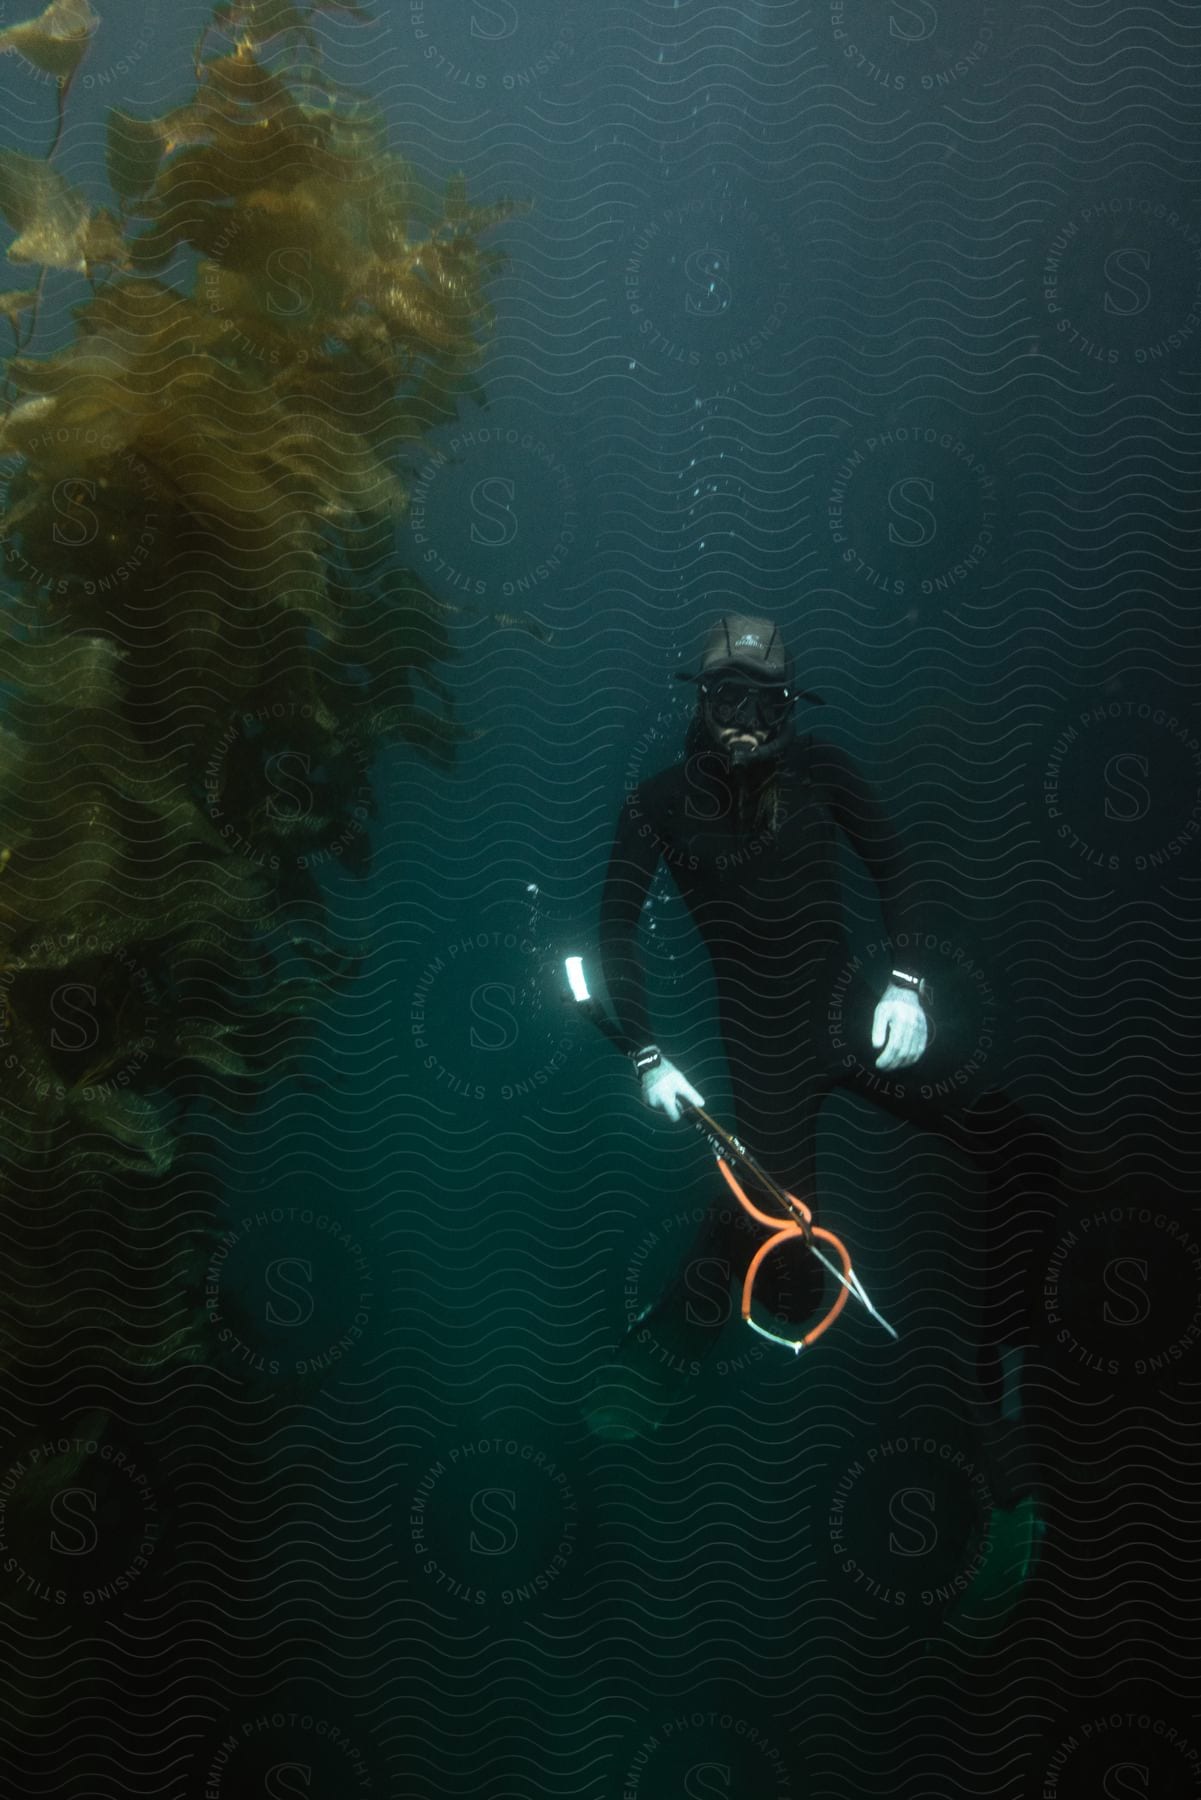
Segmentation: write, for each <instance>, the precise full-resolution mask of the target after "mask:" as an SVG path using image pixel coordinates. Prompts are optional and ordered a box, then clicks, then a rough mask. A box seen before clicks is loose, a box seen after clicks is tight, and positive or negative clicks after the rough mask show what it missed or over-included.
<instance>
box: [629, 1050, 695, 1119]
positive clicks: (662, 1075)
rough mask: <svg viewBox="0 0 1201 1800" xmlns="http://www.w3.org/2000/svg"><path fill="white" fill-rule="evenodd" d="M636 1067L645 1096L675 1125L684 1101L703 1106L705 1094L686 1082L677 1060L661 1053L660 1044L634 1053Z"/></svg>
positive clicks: (650, 1103)
mask: <svg viewBox="0 0 1201 1800" xmlns="http://www.w3.org/2000/svg"><path fill="white" fill-rule="evenodd" d="M633 1061H634V1067H635V1068H636V1069H637V1071H638V1079H639V1080H640V1081H641V1083H642V1098H643V1099H644V1100H645V1101H646V1104H647V1105H648V1106H650V1107H654V1108H655V1110H656V1111H658V1112H665V1113H666V1114H667V1116H668V1118H669V1119H670V1120H671V1122H672V1124H673V1125H677V1124H679V1120H680V1102H681V1100H689V1101H691V1103H692V1105H693V1106H703V1105H704V1104H705V1100H704V1096H703V1095H702V1094H698V1093H697V1091H696V1089H695V1088H694V1087H693V1085H692V1083H691V1082H690V1081H686V1080H685V1079H684V1077H683V1076H682V1075H681V1074H680V1071H679V1070H678V1069H677V1068H676V1065H675V1064H674V1063H673V1062H668V1060H667V1058H666V1057H665V1056H663V1055H661V1054H660V1052H659V1047H658V1045H657V1044H647V1045H646V1046H645V1047H644V1048H643V1049H642V1050H638V1051H636V1052H635V1054H634V1058H633Z"/></svg>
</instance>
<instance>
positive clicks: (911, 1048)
mask: <svg viewBox="0 0 1201 1800" xmlns="http://www.w3.org/2000/svg"><path fill="white" fill-rule="evenodd" d="M929 998H930V989H929V986H928V985H927V983H926V982H924V981H921V980H919V979H918V977H917V976H916V975H905V974H903V973H902V972H901V970H899V969H894V970H893V972H892V980H891V981H890V982H889V984H888V986H887V987H886V988H885V990H884V992H883V994H882V995H881V996H880V998H879V1000H878V1001H877V1002H876V1012H875V1017H874V1018H873V1019H872V1049H873V1050H879V1051H880V1055H879V1056H878V1057H877V1058H876V1067H877V1068H878V1069H879V1070H881V1071H882V1072H883V1073H887V1072H888V1071H889V1070H891V1069H907V1068H908V1067H909V1065H910V1063H915V1062H916V1061H917V1059H918V1057H919V1056H920V1055H921V1054H922V1052H923V1050H924V1049H925V1048H926V1045H927V1044H928V1043H929V1041H930V1027H929V1024H928V1023H927V1020H926V1008H925V1005H924V1004H923V1002H925V1001H928V1000H929Z"/></svg>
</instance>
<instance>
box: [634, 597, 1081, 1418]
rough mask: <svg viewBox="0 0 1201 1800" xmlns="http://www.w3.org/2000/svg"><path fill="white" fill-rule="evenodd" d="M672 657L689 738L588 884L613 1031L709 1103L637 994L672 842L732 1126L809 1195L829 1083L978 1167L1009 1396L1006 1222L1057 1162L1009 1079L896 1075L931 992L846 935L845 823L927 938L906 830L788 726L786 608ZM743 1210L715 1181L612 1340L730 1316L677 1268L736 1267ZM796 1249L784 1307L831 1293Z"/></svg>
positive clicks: (997, 1348) (989, 1337)
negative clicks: (667, 1275)
mask: <svg viewBox="0 0 1201 1800" xmlns="http://www.w3.org/2000/svg"><path fill="white" fill-rule="evenodd" d="M678 679H680V680H682V681H689V682H692V683H694V684H695V686H696V691H697V706H696V712H695V714H694V716H693V719H692V721H691V724H690V726H689V729H688V734H687V739H686V744H685V757H684V760H683V761H682V762H679V763H677V764H675V765H674V766H673V767H671V768H669V769H667V770H665V771H664V772H663V773H661V774H658V775H653V776H651V777H650V778H649V779H648V780H646V781H644V782H642V783H641V784H640V785H639V786H638V787H637V788H636V789H634V790H633V792H631V793H630V794H629V795H628V796H627V798H626V800H625V803H624V805H623V808H622V812H621V818H620V821H619V824H618V828H617V835H616V841H615V843H614V845H613V850H612V855H611V858H610V861H609V866H608V871H607V874H606V878H605V884H604V891H603V895H602V900H601V915H600V953H601V962H602V967H603V972H604V977H605V982H606V986H607V988H608V992H609V999H610V1004H611V1007H612V1009H613V1011H614V1013H615V1015H616V1018H617V1021H618V1023H619V1025H620V1027H621V1030H622V1032H623V1033H624V1035H625V1037H626V1039H627V1040H628V1041H629V1042H630V1043H633V1044H635V1045H636V1046H638V1048H637V1049H636V1051H635V1052H634V1054H633V1057H632V1061H633V1064H634V1069H635V1071H636V1074H637V1077H638V1079H639V1081H640V1083H641V1089H642V1095H643V1098H644V1099H645V1101H646V1103H647V1104H648V1105H649V1106H650V1107H652V1108H655V1109H658V1110H660V1111H662V1112H663V1113H664V1114H665V1115H666V1116H667V1118H669V1119H671V1120H673V1121H678V1120H679V1119H680V1116H681V1112H680V1109H681V1104H682V1103H684V1102H689V1103H691V1104H692V1105H694V1106H703V1105H704V1101H703V1099H702V1097H701V1095H700V1094H699V1093H698V1091H697V1089H696V1088H695V1087H694V1086H693V1085H692V1083H691V1082H690V1081H689V1080H688V1079H687V1077H686V1076H685V1074H684V1073H683V1072H682V1071H681V1070H680V1069H679V1068H677V1067H676V1065H675V1063H673V1062H672V1061H671V1059H670V1058H669V1057H668V1056H667V1055H666V1054H665V1052H664V1051H663V1050H662V1049H661V1048H660V1047H659V1046H658V1045H657V1043H656V1042H655V1032H654V1029H653V1026H652V1023H651V1020H650V1017H649V1015H648V1009H647V999H646V984H645V975H644V969H643V964H642V958H641V954H640V950H639V921H640V916H641V913H642V909H643V904H644V902H645V900H646V897H647V893H648V890H649V888H650V885H651V882H652V879H653V878H654V875H655V873H656V870H657V868H658V866H659V864H660V862H663V863H665V864H666V866H667V868H668V869H669V870H670V872H671V875H672V877H673V879H674V881H675V884H676V886H677V888H678V889H679V892H680V894H681V896H682V897H683V899H684V902H685V904H686V905H687V907H688V910H689V912H690V914H691V916H692V919H693V921H694V922H695V925H696V927H697V930H698V932H699V934H700V937H701V939H702V941H703V943H704V944H705V946H706V948H707V950H708V953H709V957H710V960H711V962H712V966H713V974H714V979H715V986H716V997H717V1010H718V1021H719V1026H720V1032H721V1038H722V1042H723V1047H724V1050H725V1053H726V1060H727V1064H728V1067H729V1073H730V1082H731V1089H732V1098H733V1104H734V1111H735V1128H736V1130H737V1133H738V1135H739V1136H740V1137H741V1139H742V1141H743V1142H744V1143H745V1144H746V1145H747V1147H748V1148H749V1149H750V1150H751V1151H752V1153H753V1154H754V1156H755V1157H756V1159H757V1160H758V1161H759V1162H760V1163H761V1164H762V1165H763V1167H764V1168H765V1169H766V1170H767V1172H768V1173H769V1174H770V1175H771V1176H772V1177H773V1178H774V1179H775V1180H776V1181H778V1182H779V1183H780V1184H781V1185H782V1186H783V1187H785V1188H787V1189H789V1190H790V1191H792V1192H794V1193H796V1194H797V1195H799V1196H800V1197H801V1198H802V1199H804V1200H805V1201H806V1202H807V1203H808V1204H809V1205H810V1206H811V1207H813V1209H814V1214H815V1218H817V1217H818V1215H819V1209H818V1208H817V1207H816V1205H815V1192H816V1190H815V1175H816V1167H815V1164H816V1143H817V1126H818V1116H819V1112H820V1109H821V1106H822V1103H823V1101H824V1100H825V1099H826V1097H827V1096H828V1095H829V1094H831V1093H832V1092H834V1091H835V1089H837V1088H840V1087H844V1088H845V1087H849V1088H850V1089H852V1090H853V1091H854V1092H856V1093H858V1094H861V1095H863V1096H864V1097H865V1098H867V1099H870V1100H871V1101H873V1102H874V1103H875V1104H876V1105H878V1106H881V1107H883V1108H884V1109H885V1110H886V1111H887V1112H889V1113H890V1114H892V1115H893V1116H895V1117H898V1118H901V1119H905V1120H907V1121H912V1122H914V1123H916V1124H918V1125H920V1126H922V1127H925V1128H926V1129H929V1130H932V1131H934V1132H937V1133H938V1134H939V1135H940V1136H941V1137H942V1138H943V1139H944V1140H945V1141H949V1142H951V1143H952V1144H954V1145H955V1146H956V1147H957V1148H958V1149H960V1150H961V1151H963V1152H964V1153H966V1155H967V1156H968V1157H969V1158H970V1159H971V1162H972V1164H973V1165H974V1166H975V1167H976V1168H977V1169H978V1170H979V1172H980V1174H981V1177H982V1180H983V1184H984V1188H985V1195H986V1205H987V1220H986V1225H985V1236H986V1255H987V1259H988V1271H989V1273H988V1276H987V1278H986V1281H987V1292H986V1296H985V1299H986V1311H987V1313H988V1314H989V1317H988V1319H987V1321H986V1325H985V1329H984V1334H983V1344H982V1347H981V1348H980V1349H979V1351H978V1355H977V1377H978V1382H979V1386H980V1394H981V1396H982V1397H983V1398H982V1405H983V1407H984V1410H985V1411H986V1412H990V1413H992V1414H994V1415H995V1416H997V1417H1000V1415H1001V1410H1002V1406H1004V1411H1005V1413H1006V1416H1008V1417H1014V1416H1016V1414H1017V1410H1018V1398H1017V1382H1018V1378H1019V1375H1020V1348H1019V1346H1020V1345H1021V1342H1022V1340H1023V1338H1024V1337H1025V1326H1026V1319H1025V1311H1026V1304H1027V1303H1026V1300H1025V1296H1024V1293H1023V1291H1022V1283H1021V1279H1020V1272H1018V1274H1017V1275H1016V1278H1015V1272H1014V1257H1013V1246H1012V1242H1009V1243H1008V1244H1007V1243H1006V1231H1007V1227H1009V1226H1011V1225H1012V1223H1013V1221H1014V1220H1015V1219H1016V1218H1017V1216H1018V1212H1019V1204H1020V1203H1024V1201H1025V1198H1026V1197H1027V1196H1028V1195H1029V1193H1030V1191H1031V1190H1032V1188H1037V1189H1038V1191H1040V1192H1045V1191H1047V1189H1048V1184H1052V1183H1053V1182H1054V1180H1055V1178H1056V1175H1057V1171H1058V1157H1057V1153H1056V1151H1055V1147H1054V1144H1053V1141H1052V1139H1051V1138H1050V1137H1049V1135H1048V1133H1047V1131H1046V1129H1045V1128H1044V1127H1042V1126H1040V1125H1039V1124H1038V1122H1036V1121H1035V1120H1033V1119H1031V1118H1030V1117H1029V1116H1028V1115H1027V1114H1026V1113H1024V1112H1023V1111H1022V1110H1021V1109H1020V1108H1019V1107H1018V1106H1017V1105H1016V1104H1015V1103H1014V1102H1013V1101H1012V1100H1010V1099H1009V1098H1007V1097H1006V1096H1004V1095H1002V1094H998V1093H995V1092H993V1093H987V1094H983V1095H981V1096H979V1097H978V1098H975V1099H974V1100H969V1101H967V1102H964V1101H963V1100H962V1099H961V1098H957V1097H956V1096H955V1095H952V1097H951V1098H950V1099H947V1098H945V1097H944V1098H939V1099H933V1098H924V1097H923V1096H922V1092H921V1088H922V1086H925V1087H926V1088H927V1089H928V1090H930V1089H931V1088H934V1087H939V1086H942V1085H944V1084H937V1083H934V1084H932V1083H929V1082H923V1083H915V1082H913V1081H912V1080H909V1081H899V1080H897V1079H896V1077H897V1076H899V1075H901V1074H902V1072H903V1071H905V1070H906V1069H908V1068H910V1067H911V1066H913V1065H914V1064H915V1063H917V1062H918V1061H919V1060H920V1059H922V1058H923V1057H924V1056H927V1054H928V1046H929V1045H930V1043H931V1037H932V1023H933V1022H936V1020H937V994H936V993H935V992H934V990H933V988H932V985H931V980H930V976H929V974H928V972H927V971H924V970H923V969H922V968H921V967H918V966H915V965H914V964H913V962H911V961H910V960H909V958H908V957H902V956H901V955H900V954H899V953H898V954H896V955H892V956H885V957H883V958H881V959H880V961H881V962H882V963H883V968H882V969H880V970H878V965H877V964H876V963H873V964H872V965H871V967H870V968H868V967H865V966H862V964H863V959H858V960H857V959H856V958H855V957H854V956H853V953H852V949H851V944H850V939H849V936H848V933H847V928H846V923H845V916H844V915H845V903H844V895H843V884H842V881H841V879H840V871H839V859H840V834H841V836H842V837H843V838H845V839H846V840H847V841H848V842H849V844H850V845H851V847H852V848H853V850H854V851H855V853H856V854H857V856H858V857H859V858H860V859H861V861H862V863H863V864H864V865H865V867H866V869H867V871H868V872H869V874H870V876H871V877H872V879H873V881H874V884H875V888H876V891H877V894H878V897H879V903H880V909H881V913H882V916H883V923H884V931H885V946H886V947H887V946H888V945H890V944H897V943H899V942H900V943H903V942H906V941H910V942H912V941H915V939H916V941H920V933H918V932H917V930H916V927H917V921H916V919H914V918H913V917H912V908H911V903H910V901H908V900H907V898H906V895H907V885H908V883H907V870H906V863H905V860H904V856H903V852H902V846H901V843H900V841H899V838H898V836H897V834H896V832H895V831H894V829H893V827H892V825H891V824H890V822H889V820H888V818H887V817H886V815H885V813H884V810H883V808H882V806H881V804H880V802H879V800H878V799H877V798H876V796H875V794H874V793H873V791H872V789H871V787H870V786H869V784H868V782H867V780H866V779H865V777H864V775H863V774H862V772H861V771H860V769H859V768H858V767H857V765H856V764H855V762H854V761H853V759H852V758H851V757H849V756H848V755H847V754H846V753H845V752H844V751H842V750H841V749H839V748H838V747H837V746H836V745H834V744H833V743H830V742H827V741H824V740H823V739H822V738H821V737H820V736H819V735H818V734H817V733H815V732H813V731H811V730H809V729H807V728H806V729H804V730H801V729H799V728H798V723H797V716H798V710H799V709H800V707H801V706H802V704H803V703H809V704H818V705H820V704H821V699H820V696H818V695H816V694H813V693H809V692H806V691H798V689H797V687H796V683H795V677H794V668H793V661H792V658H791V656H790V655H789V654H788V652H787V651H786V649H785V646H784V643H783V640H782V638H781V636H780V632H779V630H778V628H777V627H776V626H775V625H774V624H773V623H772V622H771V621H770V620H767V619H761V618H751V617H746V616H741V615H730V616H728V617H725V618H722V619H719V620H718V622H717V624H716V625H715V626H714V627H713V628H712V630H711V631H710V632H709V633H708V635H707V637H706V640H705V643H704V646H703V651H702V655H701V658H700V662H699V666H698V668H697V669H696V670H695V671H693V672H682V673H680V674H679V676H678ZM808 716H811V715H806V724H807V719H808ZM881 980H882V981H883V986H882V987H881V985H880V983H881ZM873 982H874V985H873ZM835 998H836V999H837V1013H836V1015H835V1014H834V1013H833V1011H832V1006H833V1001H834V999H835ZM835 1016H836V1018H837V1026H836V1028H833V1027H832V1026H831V1018H832V1017H835ZM869 1043H870V1045H871V1051H872V1052H875V1056H874V1062H873V1063H872V1066H871V1067H869V1066H868V1062H869V1058H870V1055H871V1053H870V1052H869V1051H868V1049H867V1046H868V1044H869ZM848 1045H849V1046H851V1047H852V1048H851V1051H850V1053H847V1051H846V1049H845V1046H848ZM859 1047H862V1053H860V1050H859ZM736 1212H737V1209H735V1211H734V1213H733V1214H732V1212H731V1209H730V1207H729V1204H728V1199H727V1197H726V1196H724V1195H723V1194H722V1193H721V1192H720V1191H719V1190H718V1188H717V1187H716V1186H715V1190H714V1197H713V1200H712V1202H711V1204H710V1206H709V1208H708V1211H707V1213H706V1216H705V1218H704V1221H703V1223H702V1224H701V1226H700V1229H699V1232H698V1235H697V1237H696V1240H695V1241H694V1243H693V1244H692V1245H691V1246H690V1247H689V1248H688V1250H687V1253H686V1255H685V1256H684V1258H683V1260H682V1262H681V1264H680V1267H679V1270H678V1272H677V1274H676V1276H675V1277H674V1278H673V1279H672V1280H671V1282H670V1283H669V1284H668V1287H667V1289H666V1291H665V1292H664V1293H663V1295H662V1296H661V1297H660V1298H659V1299H658V1300H657V1301H656V1302H655V1303H654V1304H653V1305H652V1306H651V1307H648V1308H647V1309H646V1310H645V1311H644V1313H643V1314H641V1315H640V1317H639V1319H638V1320H636V1321H635V1323H634V1326H633V1327H632V1328H631V1332H630V1333H628V1334H627V1339H626V1341H625V1343H624V1344H623V1346H622V1350H621V1352H620V1354H621V1355H622V1356H623V1357H626V1358H629V1359H630V1360H631V1361H635V1362H636V1360H637V1352H636V1349H635V1348H634V1346H633V1343H632V1340H633V1339H637V1338H638V1337H640V1336H641V1337H642V1338H644V1339H645V1338H646V1337H647V1336H648V1335H650V1334H649V1332H648V1331H647V1330H641V1331H640V1330H639V1329H638V1328H640V1327H648V1326H650V1327H653V1336H654V1339H655V1340H656V1342H657V1343H659V1344H660V1345H661V1344H663V1343H664V1342H667V1343H670V1344H671V1346H672V1347H673V1349H674V1350H675V1351H677V1352H678V1354H679V1356H680V1357H681V1358H687V1359H689V1361H690V1362H691V1363H693V1364H695V1363H696V1361H697V1359H700V1358H703V1357H704V1356H706V1355H707V1354H708V1353H709V1351H710V1350H711V1349H712V1348H713V1346H714V1344H715V1342H716V1339H717V1336H718V1334H719V1332H720V1331H721V1329H722V1327H723V1326H724V1324H725V1319H724V1317H722V1318H717V1319H714V1318H713V1316H712V1313H711V1312H710V1313H705V1312H703V1311H702V1312H700V1313H699V1314H698V1310H697V1309H696V1307H695V1306H694V1305H690V1304H689V1300H690V1294H689V1288H688V1272H689V1269H690V1267H693V1266H696V1265H697V1264H698V1262H699V1261H700V1259H707V1260H709V1261H710V1262H711V1263H714V1262H715V1263H716V1264H717V1265H718V1266H719V1267H720V1266H722V1265H724V1266H725V1267H726V1268H728V1269H729V1271H730V1276H731V1279H732V1280H736V1281H737V1283H738V1284H741V1279H742V1275H743V1273H744V1271H745V1267H746V1264H747V1261H748V1259H749V1256H750V1254H751V1252H752V1249H753V1248H754V1247H755V1245H754V1240H753V1239H751V1238H748V1237H747V1235H746V1234H745V1233H742V1234H741V1235H740V1233H739V1231H738V1221H737V1218H736V1216H735V1215H736ZM801 1256H802V1258H803V1261H802V1262H801V1264H800V1269H799V1271H798V1270H797V1268H796V1265H795V1264H794V1266H793V1274H792V1282H793V1286H792V1289H791V1291H789V1290H788V1289H787V1288H782V1289H780V1290H779V1303H780V1304H781V1305H782V1307H783V1309H784V1311H783V1314H778V1316H787V1317H788V1318H789V1319H790V1320H793V1321H795V1322H800V1321H802V1320H803V1319H805V1318H807V1317H808V1316H809V1315H810V1314H812V1313H813V1312H815V1311H816V1310H817V1308H818V1305H819V1302H820V1298H821V1293H822V1282H823V1271H822V1270H821V1267H820V1265H819V1264H818V1263H817V1261H816V1258H814V1257H813V1256H812V1255H810V1254H809V1253H808V1252H802V1253H801ZM775 1260H777V1261H779V1262H780V1263H784V1262H785V1261H791V1260H792V1259H791V1258H785V1257H783V1256H781V1257H779V1258H777V1259H775ZM769 1267H770V1265H769ZM764 1273H765V1274H766V1273H767V1270H766V1269H765V1271H764ZM761 1285H762V1284H761Z"/></svg>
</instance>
